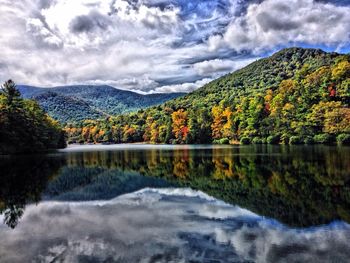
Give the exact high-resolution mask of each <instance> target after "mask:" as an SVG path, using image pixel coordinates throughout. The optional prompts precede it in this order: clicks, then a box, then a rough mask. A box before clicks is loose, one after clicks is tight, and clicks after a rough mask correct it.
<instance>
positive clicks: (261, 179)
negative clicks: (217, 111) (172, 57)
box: [68, 146, 350, 225]
mask: <svg viewBox="0 0 350 263" xmlns="http://www.w3.org/2000/svg"><path fill="white" fill-rule="evenodd" d="M349 160H350V149H349V148H346V147H339V148H337V147H326V146H315V147H311V146H309V147H304V146H301V147H299V146H295V147H289V146H249V147H230V148H220V147H217V148H215V147H214V148H213V149H197V148H184V149H175V150H160V149H157V148H155V149H152V150H146V151H142V150H140V151H139V150H123V151H118V152H92V153H83V154H74V155H70V156H68V163H69V165H72V166H74V165H77V162H80V163H83V164H84V165H85V167H94V166H96V164H98V165H99V166H100V167H104V168H108V169H119V170H122V171H137V172H139V173H141V174H144V175H149V176H156V177H162V178H166V179H167V180H170V181H174V182H177V183H180V184H183V185H184V186H190V187H193V188H196V189H199V190H202V191H204V192H207V193H209V194H211V195H213V196H216V197H218V198H221V199H223V200H225V201H227V202H230V203H233V204H238V205H241V206H243V207H245V208H248V209H250V210H252V211H255V212H257V213H258V214H262V215H266V216H270V217H274V218H277V219H279V220H281V221H282V222H285V223H287V224H290V225H312V224H320V223H326V222H329V221H331V220H333V219H343V220H346V221H348V222H350V215H349V211H350V209H349V208H350V196H349V195H347V194H345V193H346V192H349V191H348V190H349V187H350V174H349V171H350V162H349Z"/></svg>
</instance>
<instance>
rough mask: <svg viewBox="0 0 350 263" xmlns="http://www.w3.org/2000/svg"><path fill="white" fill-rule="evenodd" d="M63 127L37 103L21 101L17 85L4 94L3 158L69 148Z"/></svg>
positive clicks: (0, 97)
mask: <svg viewBox="0 0 350 263" xmlns="http://www.w3.org/2000/svg"><path fill="white" fill-rule="evenodd" d="M65 147H66V141H65V133H64V130H63V129H62V127H61V125H60V124H59V123H58V122H57V121H55V120H54V119H52V118H51V117H50V116H48V115H47V114H46V113H45V112H44V111H43V110H42V109H41V107H40V106H39V104H38V103H37V102H36V101H34V100H26V99H23V98H22V97H21V94H20V92H19V90H18V89H17V88H16V84H15V83H14V82H13V81H12V80H8V81H6V82H5V83H4V84H3V85H2V89H1V90H0V154H22V153H34V152H35V153H40V152H47V151H50V150H54V149H58V148H65Z"/></svg>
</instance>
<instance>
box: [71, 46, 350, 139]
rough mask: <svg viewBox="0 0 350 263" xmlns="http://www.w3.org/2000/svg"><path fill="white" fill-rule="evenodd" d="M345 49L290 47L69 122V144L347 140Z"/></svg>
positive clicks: (349, 97)
mask: <svg viewBox="0 0 350 263" xmlns="http://www.w3.org/2000/svg"><path fill="white" fill-rule="evenodd" d="M349 105H350V55H349V54H347V55H344V54H337V53H327V52H324V51H322V50H319V49H304V48H288V49H284V50H281V51H279V52H277V53H276V54H274V55H272V56H271V57H268V58H264V59H261V60H258V61H256V62H254V63H252V64H250V65H248V66H247V67H245V68H243V69H241V70H238V71H236V72H234V73H232V74H228V75H226V76H223V77H221V78H219V79H217V80H214V81H212V82H210V83H208V84H207V85H205V86H203V87H202V88H200V89H198V90H196V91H194V92H192V93H189V94H187V95H185V96H183V97H179V98H177V99H173V100H170V101H167V102H165V103H163V104H161V105H158V106H154V107H151V108H147V109H142V110H139V111H137V112H133V113H129V114H123V115H118V116H112V117H107V118H104V119H99V120H84V121H81V122H76V123H68V124H67V125H66V126H65V131H66V132H67V135H68V143H69V144H71V143H80V144H84V143H105V144H109V143H112V144H113V143H114V144H118V143H134V142H147V143H153V144H159V143H164V144H336V143H337V144H343V145H345V144H350V107H349Z"/></svg>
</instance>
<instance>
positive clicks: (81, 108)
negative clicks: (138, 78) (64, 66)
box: [18, 85, 184, 123]
mask: <svg viewBox="0 0 350 263" xmlns="http://www.w3.org/2000/svg"><path fill="white" fill-rule="evenodd" d="M18 89H19V91H20V92H21V94H22V96H23V97H24V98H28V99H34V100H36V101H37V102H38V103H39V104H40V106H42V107H43V108H44V109H45V110H46V111H47V112H48V114H49V115H50V116H52V117H53V118H54V119H56V120H58V121H60V122H62V123H68V122H77V121H82V120H87V119H98V118H103V117H107V116H110V115H117V114H122V113H126V112H131V111H135V110H139V109H142V108H146V107H150V106H153V105H157V104H161V103H163V102H165V101H167V100H170V99H173V98H176V97H179V96H182V95H184V93H170V94H150V95H141V94H138V93H135V92H131V91H125V90H119V89H116V88H113V87H111V86H106V85H102V86H88V85H76V86H62V87H53V88H39V87H32V86H25V85H19V86H18Z"/></svg>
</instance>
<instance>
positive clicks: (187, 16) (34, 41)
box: [0, 0, 350, 93]
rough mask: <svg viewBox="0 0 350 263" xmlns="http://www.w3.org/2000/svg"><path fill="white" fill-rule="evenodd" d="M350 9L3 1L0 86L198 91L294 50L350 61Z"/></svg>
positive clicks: (245, 1) (314, 2) (253, 0)
mask: <svg viewBox="0 0 350 263" xmlns="http://www.w3.org/2000/svg"><path fill="white" fill-rule="evenodd" d="M349 29H350V0H334V1H330V0H329V1H328V0H288V1H284V0H191V1H188V0H21V1H17V0H16V1H13V0H0V36H1V37H0V47H1V48H0V81H1V82H4V81H5V80H7V79H9V78H11V79H13V80H14V81H15V82H16V83H19V84H27V85H35V86H42V87H52V86H60V85H73V84H89V85H90V84H92V85H102V84H106V85H111V86H113V87H116V88H121V89H125V90H131V91H136V92H139V93H157V92H190V91H193V90H195V89H197V88H199V87H201V86H203V85H204V84H205V83H207V82H209V81H211V80H213V79H215V78H217V77H220V76H222V75H224V74H227V73H228V72H232V71H235V70H237V69H239V68H242V67H244V66H245V65H247V64H249V63H251V62H253V61H255V60H257V59H259V58H261V57H264V56H267V55H269V54H272V53H273V52H275V51H277V50H279V49H281V48H285V47H292V46H301V47H315V48H322V49H324V50H327V51H336V52H340V53H348V52H350V30H349Z"/></svg>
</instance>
